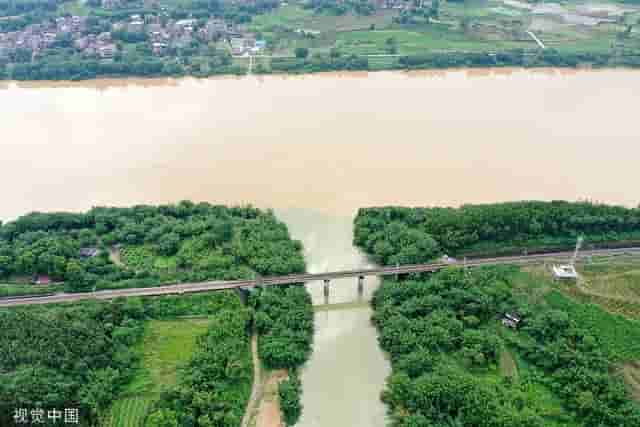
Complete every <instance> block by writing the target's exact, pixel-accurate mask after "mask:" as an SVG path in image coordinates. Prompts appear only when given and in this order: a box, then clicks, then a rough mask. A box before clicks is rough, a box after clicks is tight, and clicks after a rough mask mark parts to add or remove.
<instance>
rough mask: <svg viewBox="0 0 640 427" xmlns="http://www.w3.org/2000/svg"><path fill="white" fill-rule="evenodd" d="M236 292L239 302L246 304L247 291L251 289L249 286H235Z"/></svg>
mask: <svg viewBox="0 0 640 427" xmlns="http://www.w3.org/2000/svg"><path fill="white" fill-rule="evenodd" d="M235 291H236V293H237V294H238V296H239V297H240V302H242V305H247V303H248V302H249V293H250V292H251V290H250V289H249V288H235Z"/></svg>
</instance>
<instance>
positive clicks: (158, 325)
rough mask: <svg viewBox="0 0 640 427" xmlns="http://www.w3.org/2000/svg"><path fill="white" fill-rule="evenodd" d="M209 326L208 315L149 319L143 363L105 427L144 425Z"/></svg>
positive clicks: (115, 404) (113, 407) (141, 345)
mask: <svg viewBox="0 0 640 427" xmlns="http://www.w3.org/2000/svg"><path fill="white" fill-rule="evenodd" d="M207 326H208V319H206V318H187V319H179V320H151V321H149V322H148V324H147V325H146V328H145V334H144V338H143V340H142V343H141V344H139V346H138V351H139V353H140V355H141V357H142V360H141V363H140V366H139V368H138V370H137V372H136V374H135V376H134V378H133V380H132V381H131V382H130V383H129V384H128V385H127V387H126V388H125V390H124V391H123V393H122V395H121V396H122V397H121V398H120V399H118V400H117V401H116V402H114V404H113V406H112V407H111V412H110V415H109V417H108V419H107V420H106V422H105V423H104V426H103V427H142V426H143V422H144V419H145V417H146V415H147V413H148V410H149V408H150V407H151V405H152V404H153V402H154V400H155V399H157V397H158V395H159V393H160V391H161V390H162V388H163V387H166V386H171V385H174V384H176V381H177V370H178V368H179V367H180V366H181V365H182V364H183V363H185V362H187V361H188V360H189V358H190V357H191V355H192V353H193V351H194V348H195V345H196V339H197V337H198V336H200V335H203V334H204V333H205V332H206V331H207Z"/></svg>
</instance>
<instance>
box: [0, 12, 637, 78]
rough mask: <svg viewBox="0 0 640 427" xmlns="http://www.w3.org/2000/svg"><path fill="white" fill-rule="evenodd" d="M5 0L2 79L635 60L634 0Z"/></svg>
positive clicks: (632, 63)
mask: <svg viewBox="0 0 640 427" xmlns="http://www.w3.org/2000/svg"><path fill="white" fill-rule="evenodd" d="M552 4H553V6H552V7H549V6H548V5H547V4H546V2H538V1H521V0H508V1H505V0H449V1H441V0H428V1H413V0H349V1H335V0H292V1H289V2H284V1H283V2H281V1H277V0H251V1H248V0H241V1H226V0H185V1H179V2H173V1H165V0H88V1H83V0H52V1H40V0H2V1H0V79H13V80H83V79H92V78H96V77H126V76H174V77H180V76H185V75H192V76H196V77H207V76H212V75H218V74H237V75H240V74H247V73H252V74H270V73H308V72H319V71H333V70H384V69H386V70H398V69H420V68H454V67H504V66H511V67H549V66H551V67H637V66H639V65H640V35H639V34H640V30H639V29H638V27H639V26H638V22H640V5H639V3H638V0H625V1H622V2H614V1H611V0H602V1H601V2H600V4H590V3H586V4H585V3H584V2H582V1H580V0H571V1H568V2H558V3H552Z"/></svg>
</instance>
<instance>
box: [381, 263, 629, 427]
mask: <svg viewBox="0 0 640 427" xmlns="http://www.w3.org/2000/svg"><path fill="white" fill-rule="evenodd" d="M539 286H540V284H539V283H536V282H535V281H531V280H530V277H527V274H526V273H521V272H519V271H518V270H517V268H515V267H489V268H481V269H474V270H473V271H471V272H468V271H465V270H463V269H453V268H452V269H449V270H444V271H442V272H439V273H436V274H434V275H432V276H431V277H429V278H427V279H419V280H408V281H403V282H392V281H385V282H384V283H383V285H382V287H381V288H379V290H378V291H377V292H376V294H375V296H374V299H373V301H372V304H373V307H374V315H373V321H374V322H375V324H376V325H377V326H378V328H379V331H380V337H379V341H380V345H381V346H382V348H383V349H385V350H386V351H388V352H389V354H390V356H391V361H392V367H393V374H392V375H391V377H390V378H389V379H388V382H387V386H386V388H385V391H384V393H383V395H382V398H383V400H384V401H385V402H387V404H388V405H389V408H390V412H391V419H392V425H394V426H406V427H408V426H411V427H417V426H425V427H426V426H434V427H435V426H442V427H445V426H458V425H474V426H505V427H506V426H514V425H522V426H531V427H533V426H585V427H596V426H598V427H604V426H611V427H613V426H616V427H627V426H628V427H632V426H637V425H639V423H640V406H639V405H638V404H637V403H634V402H633V401H632V400H631V397H630V395H629V393H628V391H627V390H626V389H625V386H624V382H623V380H622V377H621V376H620V375H619V374H617V373H615V372H616V369H614V363H617V362H621V361H624V360H629V359H638V358H640V349H639V348H637V346H633V345H631V346H630V345H629V343H630V342H631V341H633V340H639V339H640V324H639V323H638V322H634V321H631V320H628V319H625V318H622V317H616V316H614V315H611V314H609V313H607V312H605V311H604V310H600V309H597V308H593V307H592V306H584V305H581V304H579V303H576V302H574V301H572V300H569V299H567V298H566V297H564V296H562V295H561V294H560V293H558V292H557V291H553V290H551V289H549V288H547V289H544V290H543V292H541V288H540V287H539ZM507 312H512V313H518V314H519V315H521V316H522V319H523V320H522V325H521V327H520V328H519V329H518V330H510V329H507V328H504V327H503V326H502V325H501V324H500V321H499V319H500V317H501V316H502V315H503V314H504V313H507ZM611 324H615V325H616V327H622V328H623V330H624V331H626V332H627V333H626V334H624V335H623V334H616V333H615V332H614V331H612V330H609V329H608V328H607V327H606V325H611ZM504 353H508V358H509V359H511V360H512V362H511V363H512V365H513V366H512V367H511V368H510V369H505V368H503V371H501V370H500V368H499V367H498V366H499V364H500V363H499V361H500V360H501V356H502V355H504ZM500 365H503V364H500ZM514 369H515V370H517V376H516V375H514V374H513V370H514Z"/></svg>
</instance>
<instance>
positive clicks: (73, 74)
mask: <svg viewBox="0 0 640 427" xmlns="http://www.w3.org/2000/svg"><path fill="white" fill-rule="evenodd" d="M25 57H27V56H25ZM29 57H30V56H29ZM578 66H591V67H596V68H598V67H600V68H601V67H640V52H626V53H623V54H614V53H567V52H559V51H556V50H553V49H546V50H544V51H542V52H540V53H531V52H526V51H524V50H522V49H519V50H511V51H505V52H498V53H495V54H490V53H482V52H478V53H473V52H468V53H456V52H451V53H428V54H423V55H409V56H400V57H398V59H397V61H396V62H395V63H390V64H389V65H388V66H387V67H384V68H386V69H395V70H413V69H433V68H437V69H443V68H473V67H528V68H534V67H569V68H575V67H578ZM370 69H373V68H372V67H371V66H370V63H369V58H368V57H366V56H359V55H339V54H337V53H336V54H335V55H313V56H312V57H310V58H272V59H271V61H270V65H269V66H263V65H262V64H260V63H259V64H257V65H256V67H255V68H254V70H253V71H254V72H255V73H256V74H270V73H293V74H300V73H315V72H323V71H344V70H352V71H358V70H361V71H362V70H370ZM375 69H380V68H379V67H376V68H375ZM246 71H247V70H246V68H245V67H243V66H240V65H231V64H230V63H228V62H227V63H222V64H220V63H219V61H218V62H215V63H214V62H212V64H211V66H210V67H209V69H208V70H207V71H206V72H204V71H201V70H199V69H194V70H189V69H187V68H185V67H184V66H183V65H181V64H178V63H176V62H175V61H168V60H161V59H157V58H151V57H149V58H145V59H144V60H138V61H136V62H126V61H114V62H101V61H96V60H82V61H78V60H74V61H55V62H53V61H47V60H39V61H36V62H33V63H31V62H23V63H15V64H12V65H11V66H10V67H8V66H7V67H3V66H2V65H0V79H13V80H86V79H93V78H98V77H127V76H142V77H160V76H174V77H178V76H183V75H185V74H191V75H194V76H196V77H207V76H211V75H219V74H236V75H240V74H244V73H246Z"/></svg>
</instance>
